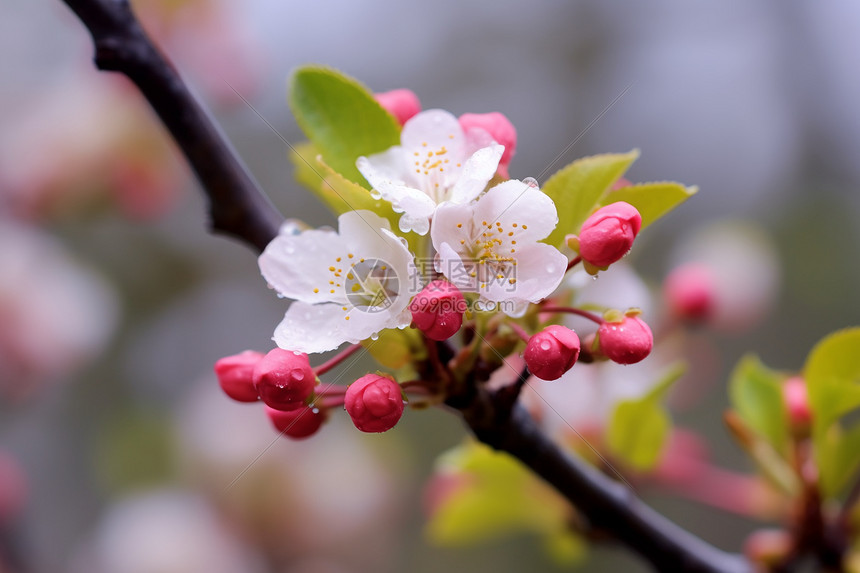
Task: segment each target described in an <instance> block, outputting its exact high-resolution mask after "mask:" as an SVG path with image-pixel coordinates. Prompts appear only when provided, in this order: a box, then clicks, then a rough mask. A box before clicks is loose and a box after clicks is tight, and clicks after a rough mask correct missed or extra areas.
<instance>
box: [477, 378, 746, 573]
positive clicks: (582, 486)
mask: <svg viewBox="0 0 860 573" xmlns="http://www.w3.org/2000/svg"><path fill="white" fill-rule="evenodd" d="M478 394H479V395H478V396H475V397H474V398H473V399H472V400H470V403H469V405H468V406H467V407H465V408H462V410H461V411H462V413H463V416H464V418H465V420H466V423H467V424H468V425H469V427H470V428H471V430H472V432H474V434H475V437H476V438H478V439H479V440H480V441H482V442H484V443H485V444H487V445H489V446H492V447H493V448H495V449H497V450H501V451H504V452H507V453H509V454H511V455H513V456H514V457H516V458H517V459H519V460H520V461H521V462H523V463H524V464H525V465H526V466H528V467H529V468H530V469H531V470H532V471H533V472H535V473H536V474H537V475H539V476H541V477H542V478H543V479H544V480H546V481H547V482H548V483H549V484H550V485H552V486H553V487H554V488H555V489H557V490H558V491H559V492H560V493H561V494H562V495H563V496H564V497H565V498H567V499H568V500H569V501H570V502H571V503H572V504H573V505H574V506H575V507H576V509H577V510H578V511H579V512H580V513H581V514H582V515H584V516H585V517H586V519H588V521H589V523H590V525H591V526H592V527H594V528H596V529H599V530H604V531H608V532H610V533H611V534H612V535H613V536H614V537H615V538H616V539H618V540H619V541H621V542H622V543H624V544H625V545H627V546H628V547H629V548H630V549H632V550H633V551H635V552H637V553H639V555H641V556H642V557H644V558H645V559H647V560H648V561H650V562H651V564H652V565H653V566H654V567H655V568H656V570H657V571H672V572H673V573H682V572H689V573H693V572H696V573H744V572H749V571H751V570H752V568H751V566H750V564H749V562H748V561H747V560H746V559H745V558H743V557H742V556H740V555H737V554H732V553H727V552H724V551H722V550H720V549H717V548H716V547H713V546H712V545H709V544H708V543H705V542H704V541H703V540H701V539H699V538H698V537H696V536H695V535H693V534H691V533H690V532H688V531H686V530H685V529H683V528H681V527H679V526H677V525H676V524H674V523H672V522H671V521H669V520H668V519H666V518H665V517H663V516H662V515H660V514H659V513H657V512H656V511H654V510H653V509H651V508H650V507H648V506H647V505H645V504H644V503H643V502H642V501H641V500H640V499H639V498H637V497H636V496H635V495H634V494H633V492H632V491H631V490H630V489H629V488H628V487H626V486H624V485H622V484H621V483H618V482H615V481H613V480H611V479H610V478H608V477H607V476H606V475H604V474H602V473H600V472H599V471H598V470H596V469H595V468H593V467H591V466H590V465H588V464H587V463H586V462H584V461H582V460H580V459H579V458H577V457H575V456H572V455H570V454H568V453H567V452H565V451H564V450H562V449H561V448H559V446H558V445H557V444H555V443H554V442H553V441H551V440H550V439H549V438H548V437H547V436H546V435H545V434H544V433H543V432H542V431H541V430H540V429H539V428H538V426H537V424H536V423H535V421H534V420H533V419H532V417H531V416H530V415H529V414H528V412H526V410H525V409H524V408H523V407H522V406H521V405H519V404H516V405H515V406H514V407H513V409H512V410H509V411H510V414H509V415H505V413H504V412H505V411H506V410H508V406H507V404H506V402H507V400H506V399H505V400H503V401H502V404H501V411H500V412H499V411H497V408H496V404H495V402H496V399H495V396H493V395H491V394H489V393H486V392H484V391H479V393H478ZM480 394H484V395H483V396H481V395H480ZM500 414H501V415H500Z"/></svg>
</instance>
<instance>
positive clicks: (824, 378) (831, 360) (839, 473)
mask: <svg viewBox="0 0 860 573" xmlns="http://www.w3.org/2000/svg"><path fill="white" fill-rule="evenodd" d="M803 377H804V379H805V380H806V387H807V390H808V392H809V402H810V406H811V407H812V440H813V444H814V445H815V459H816V463H817V464H818V467H819V472H820V474H821V482H822V488H823V490H824V494H825V496H827V497H835V496H838V495H839V492H840V490H841V489H842V488H843V487H845V485H846V483H847V481H848V479H849V478H850V476H851V472H853V471H856V467H857V451H860V423H855V424H854V425H853V426H852V427H850V428H847V429H846V428H845V427H844V425H843V422H842V420H841V418H842V417H843V416H845V415H846V414H849V413H851V412H853V411H854V410H857V409H858V408H860V328H849V329H845V330H841V331H839V332H835V333H833V334H831V335H829V336H827V337H825V338H824V339H823V340H822V341H821V342H819V343H818V344H817V345H816V346H815V347H814V348H813V349H812V352H810V354H809V356H808V357H807V359H806V365H805V366H804V370H803Z"/></svg>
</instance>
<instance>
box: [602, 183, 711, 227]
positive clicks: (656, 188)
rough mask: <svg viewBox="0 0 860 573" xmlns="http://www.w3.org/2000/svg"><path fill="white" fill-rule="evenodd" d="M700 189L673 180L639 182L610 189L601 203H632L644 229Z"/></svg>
mask: <svg viewBox="0 0 860 573" xmlns="http://www.w3.org/2000/svg"><path fill="white" fill-rule="evenodd" d="M698 190H699V189H698V187H685V186H684V185H681V184H680V183H672V182H659V183H639V184H636V185H631V186H629V187H622V188H620V189H615V190H612V191H610V192H609V193H607V194H606V195H605V196H604V197H603V199H602V200H601V201H600V204H601V205H609V204H610V203H615V202H616V201H626V202H627V203H630V204H631V205H633V206H634V207H636V209H638V210H639V214H640V215H642V228H643V229H644V228H645V227H647V226H648V225H650V224H651V223H653V222H654V221H656V220H657V219H659V218H660V217H662V216H663V215H665V214H666V213H668V212H669V211H671V210H672V209H674V208H675V207H677V206H678V205H680V204H681V203H683V202H684V201H686V200H687V199H689V198H690V197H692V196H693V195H695V194H696V192H697V191H698Z"/></svg>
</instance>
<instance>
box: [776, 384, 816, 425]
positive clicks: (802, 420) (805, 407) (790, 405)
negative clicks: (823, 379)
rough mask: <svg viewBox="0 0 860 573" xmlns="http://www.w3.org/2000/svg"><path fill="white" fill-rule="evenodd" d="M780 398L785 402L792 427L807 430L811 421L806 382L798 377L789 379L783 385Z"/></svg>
mask: <svg viewBox="0 0 860 573" xmlns="http://www.w3.org/2000/svg"><path fill="white" fill-rule="evenodd" d="M782 397H783V400H785V409H786V411H787V412H788V420H789V422H790V423H791V425H792V427H794V428H798V429H803V428H808V427H809V423H810V422H811V421H812V409H811V408H810V407H809V393H808V391H807V389H806V381H805V380H804V379H803V378H801V377H800V376H794V377H793V378H789V379H788V380H786V381H785V382H784V383H783V386H782Z"/></svg>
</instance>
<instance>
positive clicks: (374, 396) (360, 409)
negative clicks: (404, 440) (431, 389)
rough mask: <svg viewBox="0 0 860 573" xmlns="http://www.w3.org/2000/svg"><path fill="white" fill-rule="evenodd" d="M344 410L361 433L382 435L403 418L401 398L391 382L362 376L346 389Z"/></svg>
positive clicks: (395, 386)
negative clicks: (380, 433)
mask: <svg viewBox="0 0 860 573" xmlns="http://www.w3.org/2000/svg"><path fill="white" fill-rule="evenodd" d="M344 406H346V411H347V413H348V414H349V417H350V418H352V423H353V424H355V427H356V428H358V429H359V430H361V431H362V432H385V431H388V430H390V429H391V428H393V427H394V426H395V425H396V424H397V422H398V421H399V420H400V416H402V415H403V395H402V394H401V393H400V385H398V384H397V382H395V381H394V380H392V379H391V378H388V377H386V376H380V375H379V374H365V375H364V376H362V377H361V378H359V379H358V380H356V381H355V382H353V383H352V384H350V385H349V387H348V388H347V389H346V395H345V396H344Z"/></svg>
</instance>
